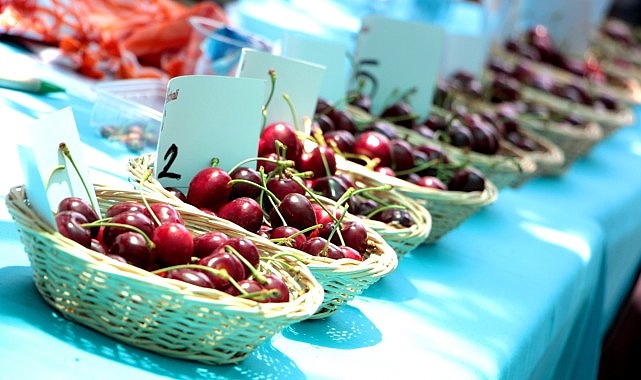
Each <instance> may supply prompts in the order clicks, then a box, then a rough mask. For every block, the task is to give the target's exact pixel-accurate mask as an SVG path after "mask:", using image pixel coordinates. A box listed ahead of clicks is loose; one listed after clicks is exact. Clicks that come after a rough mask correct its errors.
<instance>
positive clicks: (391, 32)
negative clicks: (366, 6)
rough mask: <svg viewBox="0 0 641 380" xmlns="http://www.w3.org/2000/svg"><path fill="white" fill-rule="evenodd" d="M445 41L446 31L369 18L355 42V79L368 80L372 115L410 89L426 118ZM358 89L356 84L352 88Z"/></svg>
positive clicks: (414, 105) (416, 107) (414, 104)
mask: <svg viewBox="0 0 641 380" xmlns="http://www.w3.org/2000/svg"><path fill="white" fill-rule="evenodd" d="M444 41H445V31H444V30H443V28H441V27H439V26H436V25H431V24H428V23H418V22H407V21H400V20H394V19H389V18H385V17H383V16H378V15H373V16H368V17H366V18H365V19H364V20H363V24H362V27H361V31H360V32H359V34H358V37H357V40H356V48H355V51H354V62H355V64H356V66H357V68H356V72H355V73H354V74H353V80H357V78H366V79H367V81H368V82H369V83H366V85H367V86H366V88H365V89H364V91H366V92H368V93H370V95H371V96H372V112H373V113H374V114H380V113H381V112H382V111H383V109H384V108H385V107H386V106H388V105H390V100H389V99H393V100H398V99H397V98H394V97H393V95H394V94H403V93H406V92H407V91H409V90H411V89H415V93H414V94H413V95H412V96H410V97H409V98H408V101H409V103H410V105H411V106H412V108H413V110H414V111H415V112H416V113H417V114H419V115H420V116H421V117H422V118H425V117H426V116H427V115H428V114H429V111H430V109H431V105H432V97H433V93H434V89H435V87H436V80H437V78H438V71H439V67H440V63H441V55H442V52H443V45H444ZM352 86H353V87H356V86H355V84H354V85H352Z"/></svg>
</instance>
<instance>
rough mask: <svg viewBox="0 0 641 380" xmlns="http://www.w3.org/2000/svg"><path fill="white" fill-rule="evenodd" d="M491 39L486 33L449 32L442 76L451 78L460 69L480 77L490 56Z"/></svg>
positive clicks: (442, 62)
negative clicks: (464, 33) (472, 34)
mask: <svg viewBox="0 0 641 380" xmlns="http://www.w3.org/2000/svg"><path fill="white" fill-rule="evenodd" d="M488 47H489V40H488V37H487V36H485V35H474V36H470V35H459V34H454V33H447V37H446V43H445V48H444V49H443V60H442V61H441V70H440V73H441V76H442V77H443V78H449V77H450V75H451V74H452V73H454V72H456V71H458V70H464V71H467V72H469V73H472V74H474V76H475V77H476V78H480V77H481V74H482V73H483V68H484V67H485V64H486V62H487V58H488Z"/></svg>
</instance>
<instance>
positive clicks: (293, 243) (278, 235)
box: [269, 226, 307, 249]
mask: <svg viewBox="0 0 641 380" xmlns="http://www.w3.org/2000/svg"><path fill="white" fill-rule="evenodd" d="M299 232H300V230H299V229H298V228H294V227H291V226H280V227H276V228H274V229H273V230H272V231H271V233H270V234H269V238H270V239H287V238H289V237H291V236H292V235H295V234H298V233H299ZM305 241H307V238H306V237H305V235H304V234H298V235H296V237H294V238H292V239H287V240H285V242H283V243H280V242H279V243H277V244H279V245H286V246H288V247H292V248H296V249H300V247H301V246H302V245H303V243H305Z"/></svg>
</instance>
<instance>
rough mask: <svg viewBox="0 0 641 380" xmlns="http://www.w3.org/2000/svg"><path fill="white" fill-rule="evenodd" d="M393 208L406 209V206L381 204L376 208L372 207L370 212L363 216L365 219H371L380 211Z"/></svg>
mask: <svg viewBox="0 0 641 380" xmlns="http://www.w3.org/2000/svg"><path fill="white" fill-rule="evenodd" d="M393 209H397V210H406V209H407V207H405V206H403V205H385V206H381V207H378V208H376V209H374V210H373V211H372V212H370V213H369V214H367V215H366V216H365V217H366V218H367V219H371V218H372V217H373V216H374V215H376V214H378V213H380V212H383V211H385V210H393Z"/></svg>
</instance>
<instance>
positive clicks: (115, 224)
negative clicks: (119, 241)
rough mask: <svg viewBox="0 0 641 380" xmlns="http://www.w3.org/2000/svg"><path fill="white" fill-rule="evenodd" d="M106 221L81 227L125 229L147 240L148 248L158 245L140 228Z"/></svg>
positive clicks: (102, 220) (84, 224) (85, 224)
mask: <svg viewBox="0 0 641 380" xmlns="http://www.w3.org/2000/svg"><path fill="white" fill-rule="evenodd" d="M104 220H105V219H101V220H97V221H95V222H91V223H83V224H81V226H82V227H85V228H91V227H101V226H105V227H121V228H125V229H128V230H132V231H134V232H137V233H139V234H141V235H142V237H143V238H144V239H145V243H146V244H147V248H149V249H153V248H154V247H155V246H156V244H154V242H153V241H152V240H151V239H150V238H149V236H147V234H146V233H144V232H143V231H142V230H141V229H140V228H138V227H136V226H132V225H130V224H125V223H111V222H105V221H104Z"/></svg>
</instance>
